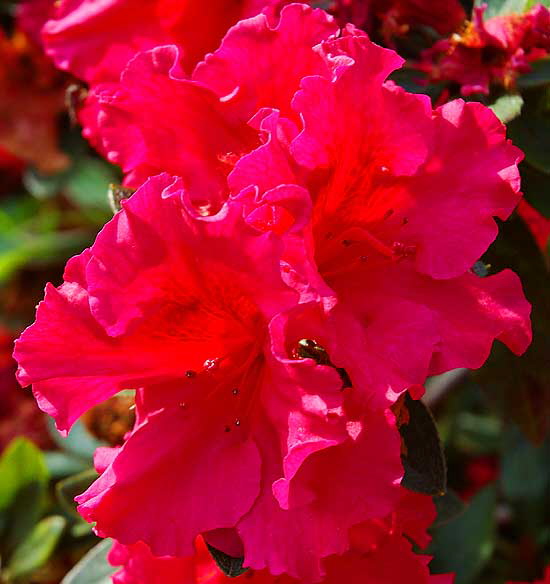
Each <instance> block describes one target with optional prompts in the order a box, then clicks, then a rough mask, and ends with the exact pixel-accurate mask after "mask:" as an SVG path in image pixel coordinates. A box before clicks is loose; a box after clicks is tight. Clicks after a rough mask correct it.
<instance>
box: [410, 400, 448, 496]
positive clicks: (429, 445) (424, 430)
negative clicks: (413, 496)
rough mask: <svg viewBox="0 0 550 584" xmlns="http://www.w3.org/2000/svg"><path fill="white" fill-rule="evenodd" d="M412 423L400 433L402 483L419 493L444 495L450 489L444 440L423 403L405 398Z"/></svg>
mask: <svg viewBox="0 0 550 584" xmlns="http://www.w3.org/2000/svg"><path fill="white" fill-rule="evenodd" d="M405 407H406V408H407V410H408V412H409V421H408V423H406V424H403V425H401V427H400V428H399V432H400V434H401V438H402V439H403V442H404V444H405V453H404V454H403V455H402V456H401V460H402V462H403V468H404V470H405V476H404V477H403V481H402V482H401V484H402V485H403V486H404V487H406V488H407V489H410V490H411V491H416V492H417V493H424V494H426V495H441V494H442V493H444V492H445V489H446V486H447V470H446V466H445V456H444V454H443V450H442V448H441V441H440V440H439V434H438V432H437V427H436V425H435V422H434V419H433V417H432V414H431V413H430V410H429V409H428V408H427V406H426V405H425V404H424V403H422V402H421V401H420V400H414V399H412V398H411V397H410V396H409V394H408V393H407V394H406V395H405Z"/></svg>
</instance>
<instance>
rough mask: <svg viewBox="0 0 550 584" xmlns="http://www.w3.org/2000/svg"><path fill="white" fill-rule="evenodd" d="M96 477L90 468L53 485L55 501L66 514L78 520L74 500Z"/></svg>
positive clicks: (95, 473)
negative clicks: (57, 501)
mask: <svg viewBox="0 0 550 584" xmlns="http://www.w3.org/2000/svg"><path fill="white" fill-rule="evenodd" d="M98 476H99V475H98V473H97V472H96V471H95V470H94V469H93V468H91V469H88V470H85V471H82V472H79V473H78V474H75V475H74V476H72V477H67V478H66V479H63V480H62V481H59V482H58V483H57V485H55V494H56V495H57V499H58V500H59V503H60V504H61V505H62V506H63V508H64V509H65V510H66V511H67V512H68V513H70V514H72V515H74V516H76V517H78V518H80V515H79V514H78V513H77V511H76V504H75V501H74V498H75V497H76V496H77V495H80V494H81V493H83V492H84V491H85V490H86V489H87V488H88V487H89V486H90V485H91V484H92V483H93V482H94V481H95V480H96V479H97V477H98Z"/></svg>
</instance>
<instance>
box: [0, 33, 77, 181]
mask: <svg viewBox="0 0 550 584" xmlns="http://www.w3.org/2000/svg"><path fill="white" fill-rule="evenodd" d="M64 99H65V77H64V75H62V74H61V73H59V72H58V71H56V69H55V68H54V66H53V64H52V63H51V62H50V60H49V59H48V58H47V57H46V56H45V55H44V54H43V53H42V51H41V49H40V48H39V47H38V46H37V45H35V44H34V43H33V42H32V41H31V40H30V39H29V38H28V37H27V35H26V34H25V33H23V32H22V31H20V30H17V31H15V32H14V33H13V34H12V35H11V36H7V35H6V34H5V33H3V32H2V31H0V148H2V149H4V150H5V151H7V152H9V153H10V154H12V155H13V156H15V157H16V158H18V159H20V160H22V161H24V162H25V163H26V164H31V165H34V166H35V167H36V168H37V169H38V170H39V171H40V172H43V173H45V174H48V173H54V172H59V171H61V170H63V169H65V168H66V167H67V166H68V164H69V159H68V157H67V156H66V155H65V154H64V153H63V152H61V151H60V150H59V145H58V129H57V124H58V116H59V114H60V113H61V112H62V111H63V110H64V108H65V105H64Z"/></svg>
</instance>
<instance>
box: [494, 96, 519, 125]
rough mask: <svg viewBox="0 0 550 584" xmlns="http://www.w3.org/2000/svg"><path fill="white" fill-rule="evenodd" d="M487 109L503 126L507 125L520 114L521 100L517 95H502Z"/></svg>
mask: <svg viewBox="0 0 550 584" xmlns="http://www.w3.org/2000/svg"><path fill="white" fill-rule="evenodd" d="M489 107H490V108H491V109H492V110H493V112H495V115H496V116H497V117H498V119H499V120H500V121H501V122H502V123H503V124H507V123H508V122H511V121H512V120H513V119H514V118H517V117H518V116H519V114H520V113H521V108H522V107H523V98H522V97H521V95H517V94H516V95H511V94H509V95H502V96H501V97H499V98H498V99H497V100H496V101H495V103H493V104H492V105H490V106H489Z"/></svg>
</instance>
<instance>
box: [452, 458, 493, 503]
mask: <svg viewBox="0 0 550 584" xmlns="http://www.w3.org/2000/svg"><path fill="white" fill-rule="evenodd" d="M498 473H499V468H498V460H497V459H496V458H495V457H492V456H480V457H478V458H474V459H473V460H469V461H468V462H467V464H466V468H465V471H464V481H465V486H464V488H463V489H461V490H460V496H461V497H462V498H463V499H466V500H468V499H471V498H472V497H473V496H474V495H475V494H476V493H477V492H478V491H479V490H480V489H482V488H483V487H484V486H485V485H488V484H489V483H491V482H492V481H494V480H495V479H496V478H497V477H498Z"/></svg>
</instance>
